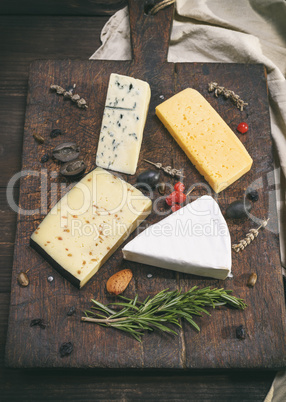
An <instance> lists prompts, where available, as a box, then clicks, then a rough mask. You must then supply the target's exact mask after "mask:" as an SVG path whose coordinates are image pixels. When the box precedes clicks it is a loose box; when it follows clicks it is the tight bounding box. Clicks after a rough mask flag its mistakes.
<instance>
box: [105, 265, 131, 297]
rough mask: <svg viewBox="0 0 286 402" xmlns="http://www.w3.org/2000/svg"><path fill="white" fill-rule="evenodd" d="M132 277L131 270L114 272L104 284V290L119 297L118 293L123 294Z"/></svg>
mask: <svg viewBox="0 0 286 402" xmlns="http://www.w3.org/2000/svg"><path fill="white" fill-rule="evenodd" d="M132 276H133V274H132V271H131V269H123V270H122V271H119V272H116V274H114V275H112V276H111V277H110V278H109V279H108V281H107V283H106V290H107V291H108V293H110V294H111V295H120V293H122V292H124V290H125V289H126V288H127V286H128V285H129V282H130V281H131V279H132Z"/></svg>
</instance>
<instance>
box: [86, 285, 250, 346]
mask: <svg viewBox="0 0 286 402" xmlns="http://www.w3.org/2000/svg"><path fill="white" fill-rule="evenodd" d="M231 293H232V291H231V290H224V289H223V288H222V289H217V288H213V289H211V288H210V287H205V288H203V289H198V287H197V286H194V287H193V288H192V289H190V290H189V291H188V292H186V293H182V292H181V290H180V291H179V290H174V291H168V289H165V290H162V291H161V292H159V293H157V294H156V295H155V296H154V297H153V298H150V297H149V296H148V297H147V299H146V300H144V302H143V303H141V302H139V301H138V295H136V296H135V298H134V299H128V298H127V297H124V296H119V297H120V298H121V299H122V302H118V303H110V304H107V305H103V304H101V303H100V302H98V301H96V300H92V303H93V306H92V307H91V310H92V311H89V310H87V311H85V312H84V314H85V317H82V318H81V320H82V321H87V322H94V323H96V324H99V325H101V326H104V327H113V328H116V329H119V330H121V331H124V332H127V333H129V334H130V335H132V336H133V337H134V338H135V339H137V341H139V342H141V338H142V336H143V334H144V331H153V330H155V329H157V330H160V331H163V332H168V333H172V334H175V335H177V332H175V331H174V330H173V329H171V328H169V327H168V326H167V324H175V325H177V326H178V327H181V324H180V319H181V318H183V319H185V320H186V321H188V322H189V323H190V324H191V325H192V326H193V327H194V328H196V329H197V330H198V331H199V330H200V328H199V326H198V325H197V324H196V323H195V321H194V320H193V316H202V315H203V313H205V314H207V315H210V313H209V312H208V311H207V310H205V308H204V307H213V308H215V307H218V306H223V305H227V306H231V307H234V308H237V309H240V310H244V309H245V308H246V307H247V305H246V304H245V303H244V301H243V300H242V299H239V298H236V297H234V296H231ZM110 306H112V308H111V307H110ZM118 307H119V308H120V309H118V310H117V309H116V310H115V309H114V308H118Z"/></svg>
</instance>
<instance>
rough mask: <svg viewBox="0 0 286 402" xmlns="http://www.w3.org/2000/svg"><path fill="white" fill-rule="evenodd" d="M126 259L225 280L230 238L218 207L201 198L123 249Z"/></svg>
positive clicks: (228, 274) (229, 258)
mask: <svg viewBox="0 0 286 402" xmlns="http://www.w3.org/2000/svg"><path fill="white" fill-rule="evenodd" d="M122 251H123V257H124V258H125V259H126V260H130V261H136V262H139V263H142V264H147V265H153V266H156V267H160V268H166V269H171V270H174V271H179V272H184V273H188V274H194V275H200V276H207V277H212V278H216V279H225V278H226V277H227V276H230V272H231V239H230V234H229V230H228V227H227V223H226V221H225V219H224V217H223V215H222V213H221V211H220V208H219V206H218V204H217V203H216V202H215V201H214V199H213V198H212V197H210V196H207V195H205V196H203V197H200V198H198V199H197V200H196V201H194V202H192V203H190V204H188V205H186V206H185V207H183V208H181V209H179V210H178V211H177V212H175V213H173V214H171V215H169V216H168V217H166V218H165V219H163V220H162V221H160V222H158V223H156V224H154V225H152V226H150V227H149V228H148V229H146V230H144V232H142V233H140V234H139V235H138V236H137V237H135V238H134V239H133V240H131V241H130V242H129V243H127V245H126V246H125V247H124V248H123V250H122Z"/></svg>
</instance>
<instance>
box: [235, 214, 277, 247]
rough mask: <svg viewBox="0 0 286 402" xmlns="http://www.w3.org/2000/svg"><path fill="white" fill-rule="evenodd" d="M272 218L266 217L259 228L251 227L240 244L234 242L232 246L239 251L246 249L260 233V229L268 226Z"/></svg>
mask: <svg viewBox="0 0 286 402" xmlns="http://www.w3.org/2000/svg"><path fill="white" fill-rule="evenodd" d="M269 219H270V218H268V219H266V220H265V221H263V222H262V223H261V225H260V226H259V227H258V228H257V229H250V231H249V232H248V233H247V235H246V236H245V238H244V239H242V240H240V242H239V243H238V244H233V245H232V246H231V247H232V248H233V249H234V250H235V251H236V252H237V253H238V252H239V251H240V250H244V249H245V247H247V246H248V245H249V244H250V243H251V242H252V241H253V240H254V239H255V238H256V237H257V236H258V235H259V230H260V229H263V228H265V226H267V224H268V221H269Z"/></svg>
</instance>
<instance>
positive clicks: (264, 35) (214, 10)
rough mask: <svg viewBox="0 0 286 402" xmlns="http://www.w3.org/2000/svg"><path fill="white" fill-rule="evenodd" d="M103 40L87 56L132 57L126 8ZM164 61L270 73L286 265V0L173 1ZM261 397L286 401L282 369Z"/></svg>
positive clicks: (105, 30)
mask: <svg viewBox="0 0 286 402" xmlns="http://www.w3.org/2000/svg"><path fill="white" fill-rule="evenodd" d="M159 12H164V11H159ZM101 41H102V46H101V47H100V48H99V49H98V50H97V51H96V52H95V53H94V54H93V55H92V56H91V59H105V60H130V59H131V47H130V29H129V17H128V9H127V7H126V8H124V9H122V10H120V11H118V12H117V13H116V14H114V15H113V16H112V17H111V18H110V19H109V21H108V22H107V23H106V25H105V26H104V28H103V30H102V33H101ZM168 61H169V62H223V63H228V62H229V63H262V64H264V65H265V67H266V69H267V74H268V75H267V80H268V86H269V104H270V116H271V130H272V136H273V138H274V141H275V144H276V151H277V155H276V156H277V158H276V159H277V162H276V163H277V169H275V178H276V187H277V190H276V193H277V194H276V195H277V200H278V202H277V206H278V212H279V215H280V219H279V232H280V243H281V260H282V264H283V266H284V267H285V266H286V255H285V249H286V247H285V243H286V203H285V177H286V80H285V76H286V2H285V1H284V0H240V1H237V0H177V2H176V13H175V16H174V21H173V27H172V32H171V40H170V47H169V53H168ZM220 84H221V85H223V83H220ZM230 89H231V88H230ZM258 118H259V116H258ZM261 130H263V127H261ZM279 166H280V167H281V168H280V167H279ZM265 401H266V402H270V401H272V402H278V401H279V402H280V401H281V402H282V401H283V402H285V401H286V374H285V373H279V374H278V375H277V376H276V378H275V380H274V383H273V385H272V387H271V389H270V391H269V394H268V395H267V397H266V400H265Z"/></svg>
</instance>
